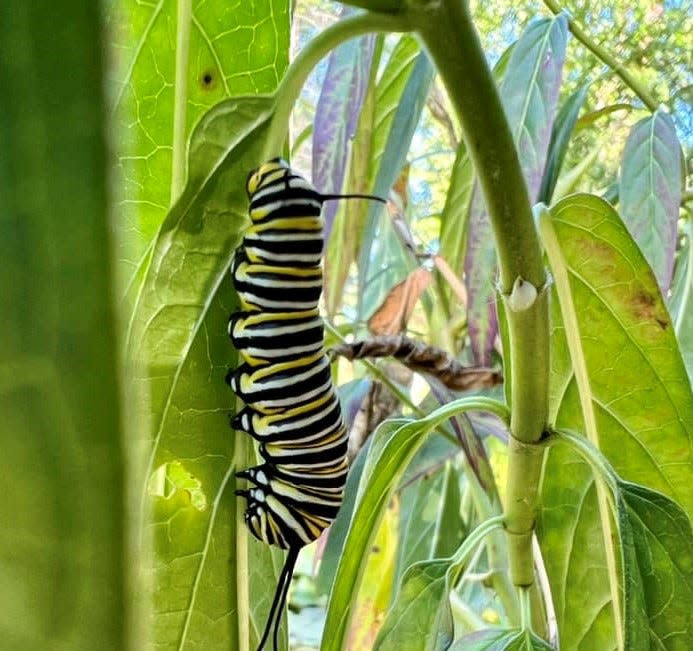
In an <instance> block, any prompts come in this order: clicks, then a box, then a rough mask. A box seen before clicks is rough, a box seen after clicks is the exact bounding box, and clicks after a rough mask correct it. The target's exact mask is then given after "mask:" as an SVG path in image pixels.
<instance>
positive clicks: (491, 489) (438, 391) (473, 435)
mask: <svg viewBox="0 0 693 651" xmlns="http://www.w3.org/2000/svg"><path fill="white" fill-rule="evenodd" d="M425 377H426V380H427V381H428V384H429V386H430V387H431V393H433V395H434V396H435V398H436V400H438V402H439V403H440V404H441V405H444V404H447V403H448V402H451V401H452V400H454V399H455V397H456V396H455V395H454V394H453V392H452V391H450V389H448V388H447V387H445V386H443V384H442V383H441V382H440V381H439V380H437V379H436V378H433V377H430V376H425ZM475 415H476V414H475ZM450 424H451V425H452V428H453V430H455V434H456V435H457V439H458V440H459V442H460V446H461V447H462V450H463V451H464V455H465V457H467V461H468V462H469V466H470V468H471V469H472V472H473V473H474V474H475V475H476V478H477V481H478V482H479V484H480V485H481V486H482V487H483V488H484V489H485V490H486V492H487V493H488V494H489V495H495V494H496V484H495V480H494V478H493V471H492V470H491V464H490V463H489V460H488V455H487V454H486V448H485V447H484V444H483V442H482V440H481V437H480V436H479V434H478V431H477V429H476V427H474V426H473V425H472V419H471V418H470V417H468V416H467V414H460V415H459V416H455V417H454V418H451V419H450Z"/></svg>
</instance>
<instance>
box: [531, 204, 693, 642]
mask: <svg viewBox="0 0 693 651" xmlns="http://www.w3.org/2000/svg"><path fill="white" fill-rule="evenodd" d="M551 215H552V217H551V224H552V228H553V231H554V232H555V238H556V240H557V242H558V243H559V248H560V253H559V254H558V258H557V261H556V260H553V259H552V260H551V263H552V270H553V273H554V276H556V277H557V276H558V274H559V273H560V274H563V273H565V274H566V277H567V279H568V282H569V288H570V289H569V299H568V300H569V301H570V304H572V306H573V307H572V312H573V313H574V315H575V316H574V317H571V323H572V320H573V319H574V320H575V324H576V325H569V324H568V323H567V322H566V316H565V310H566V309H567V307H566V306H565V305H563V301H564V300H565V298H566V297H565V296H562V297H561V301H562V305H561V311H563V318H562V317H561V314H560V312H559V311H558V308H557V304H558V301H557V300H556V297H555V296H554V300H553V301H552V305H553V308H552V323H553V324H554V333H553V338H552V355H551V358H552V377H551V391H552V396H551V419H552V420H553V422H555V423H556V425H557V426H560V427H564V428H566V429H573V430H577V431H585V432H587V434H588V438H590V440H593V441H594V440H597V441H598V444H599V447H600V449H601V451H602V452H603V453H604V454H605V456H606V457H607V458H608V459H609V461H610V462H611V463H612V464H613V466H614V467H615V469H616V471H617V472H618V474H619V475H620V476H622V477H624V478H625V479H626V480H629V481H637V482H638V483H640V484H644V485H646V486H648V487H649V488H652V489H655V490H657V491H659V492H661V493H663V494H665V495H667V496H668V497H670V498H672V499H674V500H676V501H678V502H679V504H681V506H682V507H683V508H684V510H685V511H686V513H688V514H689V517H690V514H692V513H693V493H691V491H690V486H691V484H692V482H693V465H692V464H691V456H692V453H691V445H690V440H691V437H692V436H693V431H692V429H693V395H692V394H691V386H690V383H689V380H688V377H687V376H686V371H685V368H684V365H683V362H682V359H681V355H680V353H679V351H678V347H677V343H676V339H675V336H674V333H673V328H672V324H671V322H670V319H669V315H668V313H667V311H666V308H665V306H664V303H663V301H662V297H661V295H660V293H659V288H658V286H657V282H656V279H655V278H654V276H653V274H652V271H651V270H650V268H649V266H648V265H647V263H646V261H645V259H644V257H643V255H642V253H641V252H640V250H639V248H638V246H637V245H636V243H635V242H634V241H633V240H632V238H631V237H630V235H629V233H628V231H627V229H626V227H625V226H624V224H623V223H622V222H621V220H620V219H619V217H618V215H617V214H616V212H615V211H614V209H613V208H612V207H611V206H610V205H609V204H607V203H606V202H605V201H603V200H602V199H599V198H598V197H595V196H592V195H574V196H572V197H568V198H566V199H564V200H562V201H561V202H559V203H558V204H557V205H556V206H555V207H554V208H553V209H552V211H551ZM557 284H558V280H557ZM569 338H570V343H571V349H572V350H573V356H572V364H571V356H570V354H569V349H568V343H569ZM607 351H608V354H607ZM573 367H575V368H576V369H584V370H579V372H580V373H581V374H582V375H584V379H585V386H586V393H585V395H583V396H582V401H581V399H580V395H579V392H578V385H577V383H576V379H575V373H574V372H573ZM576 372H577V371H576ZM585 410H587V416H585ZM585 419H586V420H585ZM542 501H543V506H542V511H541V517H540V521H539V525H540V526H539V537H540V543H541V546H542V550H543V551H544V552H545V556H544V558H545V561H546V566H547V571H548V574H549V578H550V581H551V586H552V593H553V597H554V604H555V607H556V615H557V620H558V626H559V633H560V638H561V644H562V645H565V648H568V649H572V648H577V647H578V646H584V647H585V648H604V649H608V648H613V647H614V645H615V639H616V637H615V633H614V623H613V614H612V608H611V603H610V602H611V594H610V590H609V587H608V585H609V582H608V578H607V569H606V557H605V555H604V542H603V534H602V532H601V525H600V522H601V519H600V514H599V509H598V505H597V499H596V495H595V488H594V483H593V481H592V478H591V473H590V471H589V468H587V466H585V464H584V463H583V462H582V461H581V460H580V459H579V458H577V457H576V456H575V455H574V454H573V453H571V452H569V451H565V450H560V449H552V450H551V452H550V454H549V458H548V462H547V465H546V468H545V472H544V486H543V491H542ZM585 594H589V595H590V600H589V602H588V603H586V602H585V599H584V595H585Z"/></svg>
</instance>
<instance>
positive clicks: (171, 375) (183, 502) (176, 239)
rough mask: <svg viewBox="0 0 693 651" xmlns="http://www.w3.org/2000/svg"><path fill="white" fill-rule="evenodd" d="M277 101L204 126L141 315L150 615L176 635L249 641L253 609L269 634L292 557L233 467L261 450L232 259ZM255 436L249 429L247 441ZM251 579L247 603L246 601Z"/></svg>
mask: <svg viewBox="0 0 693 651" xmlns="http://www.w3.org/2000/svg"><path fill="white" fill-rule="evenodd" d="M273 107H274V103H273V98H271V97H247V98H238V99H231V100H226V101H225V102H222V103H220V104H218V105H217V106H215V107H214V108H213V109H212V110H211V111H209V112H208V113H207V114H206V115H205V116H204V117H203V119H202V120H201V121H200V123H199V125H198V126H197V127H196V129H195V131H194V133H193V136H192V139H191V142H190V159H189V175H188V184H187V185H186V187H185V190H184V192H183V194H182V195H181V198H180V199H179V200H178V202H177V203H176V205H175V206H174V207H173V209H172V210H171V212H170V213H169V215H168V217H167V218H166V220H165V222H164V224H163V225H162V228H161V230H160V232H159V234H158V236H157V239H156V241H155V244H154V250H153V255H152V264H151V265H150V267H149V269H148V271H147V275H146V277H145V280H144V284H143V287H142V289H141V292H140V295H139V297H138V302H137V305H136V310H135V314H134V317H133V322H132V324H131V328H130V336H129V341H128V344H129V356H130V359H132V360H133V361H134V362H135V363H136V364H137V369H138V372H139V374H140V375H139V378H138V385H137V386H138V392H139V393H140V394H141V395H148V396H149V400H150V402H149V405H144V406H143V409H145V410H146V409H148V410H149V411H148V412H147V413H149V414H151V416H150V419H151V425H150V431H151V440H149V441H147V445H148V450H147V455H148V456H147V462H146V463H147V466H146V471H145V474H146V477H145V479H144V483H145V486H144V488H143V490H142V496H141V501H142V512H143V518H144V531H145V536H151V537H152V539H153V553H154V558H153V566H152V567H151V568H148V570H147V571H149V572H151V573H152V577H151V581H152V583H153V589H154V610H155V612H154V614H153V620H152V622H151V628H152V630H153V631H154V633H153V637H154V640H155V641H156V642H157V643H160V644H164V645H165V644H171V645H174V644H175V645H176V646H181V647H184V646H187V645H192V644H198V645H202V646H204V647H205V648H206V649H215V648H218V649H227V648H229V647H234V646H238V645H239V644H240V643H239V641H238V636H239V635H243V629H242V628H240V629H239V626H241V627H242V626H244V625H245V619H246V618H247V617H248V616H249V617H250V639H251V643H252V640H255V641H257V640H258V639H259V636H260V634H261V632H262V628H263V626H264V623H265V617H266V614H267V611H268V609H269V605H270V601H271V595H272V593H273V591H274V588H275V581H276V575H277V573H278V569H279V566H280V558H279V554H273V553H271V551H270V549H269V548H268V547H267V546H266V545H263V544H262V543H260V542H259V541H256V540H255V539H254V538H252V537H250V536H249V534H248V533H247V532H246V530H245V527H244V526H243V525H242V517H240V515H239V514H238V513H237V509H239V508H240V507H241V503H240V502H239V500H237V498H235V497H234V495H233V491H234V489H235V488H236V485H235V479H234V477H233V472H234V471H235V470H237V469H240V468H241V467H245V466H246V465H249V464H250V463H253V455H247V454H245V453H244V452H237V450H236V447H237V445H238V444H237V443H236V444H235V443H234V434H233V432H232V430H230V429H229V426H228V420H227V416H228V414H229V413H230V412H232V411H233V405H234V401H235V399H234V397H233V395H232V394H231V392H230V390H229V389H228V387H227V386H226V384H225V382H224V376H225V374H226V371H227V369H228V368H229V367H233V366H235V365H236V360H235V351H234V350H233V347H232V346H231V344H230V342H229V340H228V337H227V334H226V330H227V327H226V326H227V320H228V315H229V313H230V312H232V311H233V310H234V303H233V300H234V299H233V298H232V297H233V296H234V294H233V290H232V287H231V280H230V275H229V274H228V271H227V270H228V267H229V263H230V258H231V255H232V252H233V250H234V247H235V246H236V245H237V243H238V241H239V239H240V236H241V231H242V229H243V227H244V224H245V220H246V211H247V198H246V196H245V180H246V177H247V173H248V170H250V169H252V168H253V167H255V166H256V165H257V164H258V162H259V156H260V155H261V148H262V146H263V136H264V134H265V129H266V127H267V125H268V121H269V118H270V117H271V115H272V110H273ZM239 436H241V435H239ZM249 446H250V443H249V442H248V441H243V442H242V448H241V450H245V449H246V448H247V447H249ZM171 464H180V466H181V470H182V471H183V472H184V473H185V474H186V475H187V476H188V480H187V481H188V482H193V483H194V485H196V486H199V488H198V489H197V491H198V497H197V504H198V505H199V504H200V503H202V502H204V504H205V507H204V508H199V506H196V504H195V500H193V495H192V494H190V491H189V490H186V489H185V488H180V487H179V488H178V489H177V490H175V491H174V492H173V493H172V494H171V493H170V492H168V491H166V490H161V488H160V487H161V486H162V482H161V481H157V480H156V478H158V477H160V476H161V475H163V476H164V477H166V476H167V475H170V472H171V467H172V465H171ZM163 485H164V486H165V485H166V482H163ZM201 496H204V500H202V497H201ZM150 509H151V510H152V516H151V518H152V519H151V522H149V518H150V516H149V512H150ZM237 523H239V524H240V528H237ZM244 541H247V542H244ZM246 544H247V552H246V551H245V549H246V547H245V546H246ZM230 550H235V557H236V559H235V560H236V562H235V563H233V564H230V563H229V554H230ZM246 584H249V588H248V587H247V586H246ZM171 586H175V589H171ZM246 590H249V595H250V613H249V614H248V613H246V612H245V611H244V610H243V609H241V611H238V610H237V606H238V603H237V602H238V598H239V597H238V595H239V594H241V595H242V594H247V592H246ZM239 618H241V619H242V620H243V621H241V622H239Z"/></svg>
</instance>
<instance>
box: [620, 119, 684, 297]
mask: <svg viewBox="0 0 693 651" xmlns="http://www.w3.org/2000/svg"><path fill="white" fill-rule="evenodd" d="M681 163H682V157H681V145H680V144H679V141H678V138H677V136H676V129H675V127H674V122H673V120H672V119H671V117H670V116H669V115H668V114H667V113H665V112H664V111H663V110H662V109H659V110H657V111H656V112H655V113H654V114H653V115H651V116H650V117H647V118H645V119H643V120H640V122H638V123H637V124H636V125H635V126H634V127H633V129H632V131H631V132H630V135H629V136H628V140H627V141H626V147H625V149H624V151H623V161H622V163H621V177H620V204H619V210H620V212H621V215H622V216H623V221H625V223H626V225H627V226H628V230H630V232H631V234H632V235H633V238H634V239H635V241H636V242H637V243H638V245H639V246H640V249H641V250H642V252H643V253H644V254H645V258H646V259H647V261H648V262H649V263H650V266H651V267H652V269H653V271H654V273H655V276H657V281H658V282H659V286H660V287H661V288H662V291H664V292H666V290H667V289H668V288H669V285H670V283H671V276H672V271H673V268H674V251H675V249H676V239H677V235H676V224H677V222H678V219H679V204H680V203H681V186H682V176H681V174H682V169H681Z"/></svg>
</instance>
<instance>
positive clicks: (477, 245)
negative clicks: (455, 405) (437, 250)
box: [464, 184, 498, 366]
mask: <svg viewBox="0 0 693 651" xmlns="http://www.w3.org/2000/svg"><path fill="white" fill-rule="evenodd" d="M464 275H465V279H466V285H467V292H468V303H467V322H468V323H469V339H470V342H471V346H472V355H473V359H474V361H475V362H476V364H477V365H479V366H492V361H491V353H492V351H493V346H494V341H495V339H496V335H497V334H498V315H497V313H496V301H495V292H496V288H495V276H496V249H495V248H494V240H493V229H492V228H491V222H490V220H489V218H488V214H487V213H486V209H485V208H484V201H483V199H482V197H481V191H480V190H479V186H478V184H477V186H476V188H475V189H474V194H473V196H472V206H471V209H470V212H469V234H468V236H467V255H466V257H465V260H464Z"/></svg>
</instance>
